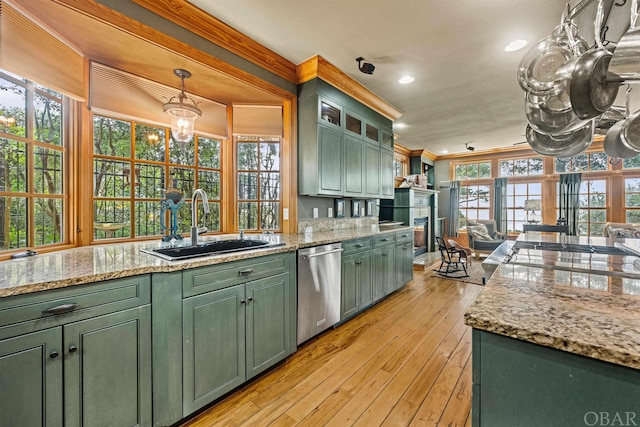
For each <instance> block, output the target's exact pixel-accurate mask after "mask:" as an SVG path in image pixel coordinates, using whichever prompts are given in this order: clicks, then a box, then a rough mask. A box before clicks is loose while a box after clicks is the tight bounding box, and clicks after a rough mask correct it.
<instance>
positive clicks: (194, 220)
mask: <svg viewBox="0 0 640 427" xmlns="http://www.w3.org/2000/svg"><path fill="white" fill-rule="evenodd" d="M198 194H199V195H200V197H201V198H202V207H203V208H204V212H205V213H206V214H209V213H210V212H211V211H210V210H209V199H208V198H207V193H205V192H204V190H203V189H202V188H198V189H196V190H195V191H194V192H193V196H192V197H191V246H197V245H198V234H202V233H206V232H207V227H200V228H198Z"/></svg>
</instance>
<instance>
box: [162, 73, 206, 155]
mask: <svg viewBox="0 0 640 427" xmlns="http://www.w3.org/2000/svg"><path fill="white" fill-rule="evenodd" d="M173 73H174V74H175V75H176V76H178V77H180V79H181V81H182V82H181V84H180V93H179V94H178V96H177V98H178V99H177V100H176V97H175V96H172V97H171V98H170V99H169V102H167V103H166V104H164V105H163V106H162V108H163V110H164V112H165V113H168V114H169V115H170V116H171V136H172V137H173V139H174V140H175V141H177V142H179V143H181V144H186V143H187V142H190V141H191V140H192V139H193V124H194V123H195V121H196V119H197V118H198V117H199V116H201V115H202V111H201V110H200V109H199V108H198V105H197V104H196V102H195V101H194V100H193V99H189V98H188V97H187V95H186V94H185V93H184V91H185V87H184V79H188V78H189V77H191V73H190V72H189V71H187V70H183V69H181V68H176V69H175V70H173Z"/></svg>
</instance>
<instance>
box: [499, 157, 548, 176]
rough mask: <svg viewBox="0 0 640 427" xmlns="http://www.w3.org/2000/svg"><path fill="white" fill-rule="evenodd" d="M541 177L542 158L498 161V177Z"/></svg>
mask: <svg viewBox="0 0 640 427" xmlns="http://www.w3.org/2000/svg"><path fill="white" fill-rule="evenodd" d="M527 175H542V157H535V158H531V159H514V160H501V161H500V176H502V177H507V176H527Z"/></svg>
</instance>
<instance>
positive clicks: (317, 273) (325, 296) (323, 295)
mask: <svg viewBox="0 0 640 427" xmlns="http://www.w3.org/2000/svg"><path fill="white" fill-rule="evenodd" d="M341 252H342V244H341V243H332V244H329V245H323V246H314V247H312V248H306V249H300V250H299V251H298V344H300V343H302V342H304V341H306V340H308V339H309V338H311V337H313V336H314V335H316V334H318V333H320V332H322V331H324V330H325V329H327V328H329V327H331V326H333V325H335V324H336V323H338V322H339V321H340V279H341V257H340V253H341Z"/></svg>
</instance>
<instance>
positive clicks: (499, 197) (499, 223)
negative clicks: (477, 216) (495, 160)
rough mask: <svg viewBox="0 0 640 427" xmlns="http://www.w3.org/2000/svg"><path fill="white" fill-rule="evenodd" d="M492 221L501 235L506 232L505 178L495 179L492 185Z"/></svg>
mask: <svg viewBox="0 0 640 427" xmlns="http://www.w3.org/2000/svg"><path fill="white" fill-rule="evenodd" d="M493 187H494V190H495V191H494V197H493V219H495V220H496V228H497V229H498V231H499V232H501V233H506V232H507V178H496V179H495V182H494V184H493Z"/></svg>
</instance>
